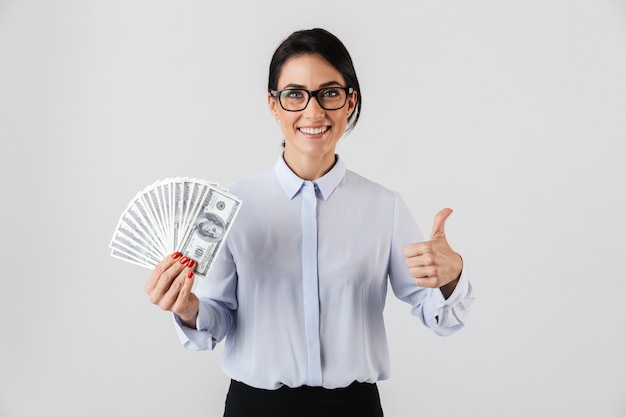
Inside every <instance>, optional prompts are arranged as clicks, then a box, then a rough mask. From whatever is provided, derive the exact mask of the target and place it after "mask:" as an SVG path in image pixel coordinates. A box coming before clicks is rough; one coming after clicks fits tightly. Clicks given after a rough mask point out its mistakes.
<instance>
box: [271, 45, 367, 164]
mask: <svg viewBox="0 0 626 417" xmlns="http://www.w3.org/2000/svg"><path fill="white" fill-rule="evenodd" d="M333 86H335V87H349V86H347V85H346V83H345V80H344V78H343V76H342V75H341V73H340V72H339V71H337V70H336V69H335V67H333V66H332V65H330V64H329V63H328V61H326V60H325V59H324V58H322V57H321V56H320V55H301V56H296V57H293V58H290V59H288V60H287V61H286V62H285V63H284V64H283V67H282V70H281V73H280V78H279V79H278V87H277V89H278V90H283V89H285V88H301V89H304V90H311V91H312V90H318V89H320V88H325V87H333ZM268 103H269V107H270V111H271V112H272V114H273V115H274V117H276V118H277V119H278V120H279V122H280V127H281V129H282V131H283V134H284V136H285V161H286V162H287V164H288V165H289V166H290V167H291V168H292V169H294V168H295V169H294V170H295V171H296V173H297V165H298V164H309V166H310V164H311V163H312V162H313V163H314V164H319V165H320V167H321V168H322V169H323V168H324V167H325V166H327V168H330V166H332V164H334V161H335V147H336V145H337V142H338V141H339V139H341V137H342V136H343V134H344V133H345V131H346V126H347V122H348V116H350V114H352V112H353V111H354V107H355V104H356V93H352V94H351V95H349V96H348V100H347V102H346V105H345V106H344V107H342V108H341V109H338V110H324V109H323V108H321V107H320V105H319V103H318V102H317V99H316V98H315V97H313V98H311V100H310V101H309V104H308V105H307V107H306V108H305V109H304V110H302V111H297V112H290V111H287V110H284V109H283V108H282V107H281V105H280V103H279V102H278V99H277V98H275V97H272V96H268ZM294 165H295V166H294Z"/></svg>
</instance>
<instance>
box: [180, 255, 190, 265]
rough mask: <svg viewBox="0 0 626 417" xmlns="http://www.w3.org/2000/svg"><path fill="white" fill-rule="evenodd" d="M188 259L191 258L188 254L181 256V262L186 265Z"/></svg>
mask: <svg viewBox="0 0 626 417" xmlns="http://www.w3.org/2000/svg"><path fill="white" fill-rule="evenodd" d="M188 260H189V258H187V257H186V256H183V257H182V258H180V263H181V264H183V265H185V264H186V263H187V261H188Z"/></svg>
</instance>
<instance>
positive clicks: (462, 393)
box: [0, 0, 626, 417]
mask: <svg viewBox="0 0 626 417" xmlns="http://www.w3.org/2000/svg"><path fill="white" fill-rule="evenodd" d="M314 26H321V27H325V28H327V29H329V30H331V31H332V32H334V33H335V34H337V35H338V36H339V37H340V38H341V39H342V40H343V41H344V43H345V44H346V45H347V46H348V48H349V50H350V51H351V53H352V55H353V59H354V61H355V65H356V67H357V72H358V73H359V76H360V80H361V85H362V89H363V97H364V102H363V105H364V108H363V114H362V120H361V121H360V124H359V126H358V127H357V129H356V130H355V131H354V132H353V133H351V134H350V135H349V136H347V137H346V138H344V141H343V143H341V145H340V148H339V152H340V153H341V155H342V157H344V159H345V160H346V161H347V164H348V167H349V168H351V169H353V170H355V171H357V172H359V173H361V174H363V175H365V176H367V177H369V178H371V179H373V180H376V181H378V182H381V183H383V184H384V185H386V186H388V187H389V188H392V189H396V190H399V191H400V192H401V193H402V194H403V196H404V197H405V199H406V200H407V202H408V203H409V205H410V206H411V207H412V209H413V211H414V213H415V216H416V218H417V219H418V221H419V222H420V223H421V224H422V226H423V228H424V229H425V231H427V232H428V231H429V230H430V226H431V222H432V217H433V215H434V214H435V212H436V211H437V210H438V209H440V208H441V207H445V206H450V207H452V208H454V209H455V213H454V214H453V215H452V217H451V218H450V219H449V221H448V229H447V232H448V233H447V234H448V237H449V239H450V242H451V243H452V245H453V247H455V249H457V250H459V251H460V252H462V253H463V255H464V258H465V261H466V268H467V271H468V273H471V278H472V281H473V283H474V285H475V288H476V291H477V296H478V299H477V301H476V303H475V306H474V312H473V315H472V318H471V320H470V323H469V325H468V327H467V328H466V329H464V330H463V331H461V332H460V333H458V334H456V335H454V336H452V337H448V338H440V337H438V336H436V335H434V333H432V332H430V331H429V330H428V329H426V328H425V327H423V326H421V324H419V322H418V321H417V320H416V319H415V318H414V317H412V316H411V315H410V314H409V309H408V306H406V305H405V304H403V303H401V302H399V301H397V300H395V299H391V298H390V300H389V303H388V309H387V316H386V317H387V323H388V333H389V342H390V344H391V353H392V378H391V379H390V380H388V381H384V382H381V383H380V385H379V386H380V389H381V393H382V400H383V403H384V407H385V410H386V415H388V416H391V417H405V416H406V417H408V416H432V415H437V416H439V417H447V416H458V415H464V416H481V417H485V416H489V417H490V416H493V417H496V416H498V417H499V416H508V417H518V416H519V417H522V416H524V417H525V416H529V415H533V416H548V415H567V416H581V417H582V416H585V417H586V416H592V415H593V416H594V417H620V416H624V415H626V397H625V396H624V393H625V392H626V359H625V357H624V354H623V352H624V351H625V349H626V342H625V341H624V337H623V334H624V329H625V328H626V303H625V302H624V297H623V295H624V293H625V291H626V283H625V280H624V275H625V271H626V268H625V266H624V259H625V258H626V245H625V244H624V238H623V237H624V234H625V233H626V221H624V212H625V211H626V192H625V191H624V190H626V164H624V159H625V158H624V157H625V156H626V152H625V150H626V149H625V143H626V142H625V141H626V120H625V119H626V118H625V115H626V4H625V3H624V2H623V1H618V0H594V1H583V0H553V1H544V0H528V1H513V0H491V1H490V0H478V1H472V2H468V1H461V0H448V1H426V0H422V1H416V2H408V1H407V2H402V1H397V0H393V1H385V2H379V1H377V2H373V1H372V2H362V1H356V0H354V1H343V2H340V1H328V0H320V1H317V2H307V3H304V2H303V3H297V2H293V1H286V0H268V1H248V2H243V1H231V2H219V3H218V2H210V1H176V2H174V1H171V2H167V1H148V0H144V1H141V0H107V1H104V0H102V1H88V0H83V1H78V0H75V1H70V0H63V1H60V0H59V1H54V2H53V1H44V0H39V1H37V0H30V1H29V0H23V1H17V0H0V138H1V143H2V151H1V153H0V155H1V156H0V169H1V170H2V171H1V175H0V181H1V182H2V183H1V185H2V216H0V218H1V220H0V221H1V224H0V227H1V229H0V230H1V231H2V232H1V233H2V236H3V239H2V242H1V245H2V247H1V248H0V249H1V250H0V253H1V255H0V256H1V257H2V258H1V271H2V273H1V274H0V279H1V280H2V281H1V282H2V285H1V289H0V309H1V310H0V323H1V327H0V331H1V332H2V342H1V344H0V416H3V417H26V416H28V417H31V416H41V415H55V416H57V415H58V416H65V417H73V416H81V417H82V416H97V417H99V416H112V415H115V416H131V415H132V416H152V417H158V416H170V415H186V416H190V417H191V416H198V417H200V416H221V413H222V410H223V401H224V395H225V392H226V389H227V378H226V377H225V376H224V374H223V373H222V371H221V368H220V355H221V347H220V348H218V350H217V351H216V352H201V353H197V352H189V351H186V350H184V349H183V348H182V347H180V346H179V344H178V340H177V338H176V335H175V333H174V330H173V327H172V324H171V318H170V316H169V315H168V314H166V313H163V312H161V311H160V310H159V309H158V307H155V306H153V305H151V304H150V303H149V302H148V299H147V297H146V296H145V294H144V292H143V285H144V283H145V281H146V279H147V276H148V273H149V271H148V270H146V269H142V268H140V267H136V266H133V265H131V264H127V263H124V262H121V261H119V260H117V259H114V258H111V257H110V256H109V249H108V242H109V239H110V237H111V234H112V232H113V230H114V227H115V225H116V222H117V219H118V216H119V215H120V214H121V212H122V210H123V209H124V208H125V206H126V204H127V203H128V201H129V200H130V198H131V197H132V196H133V195H134V194H135V192H136V191H138V190H139V189H142V188H143V187H144V186H146V185H148V184H149V183H152V182H153V181H155V180H157V179H161V178H165V177H169V176H177V175H187V176H197V177H201V178H206V179H208V180H214V181H218V182H220V183H221V184H228V183H229V182H231V181H234V180H236V179H239V178H242V177H245V176H247V175H249V174H252V173H254V172H257V171H258V170H260V169H263V168H266V167H268V166H270V165H271V164H272V163H273V162H274V160H275V157H276V155H277V152H278V151H279V143H280V141H281V137H280V131H279V128H278V126H277V125H276V124H275V122H274V120H273V118H272V117H271V116H270V114H269V113H268V111H267V108H266V95H265V86H266V77H267V66H268V63H269V59H270V56H271V53H272V52H273V50H274V48H275V47H276V46H277V44H278V43H279V42H280V41H281V40H282V39H283V38H284V37H285V36H287V35H288V34H289V33H290V32H291V31H293V30H295V29H301V28H310V27H314ZM173 413H175V414H173Z"/></svg>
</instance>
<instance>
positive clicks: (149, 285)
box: [145, 252, 180, 294]
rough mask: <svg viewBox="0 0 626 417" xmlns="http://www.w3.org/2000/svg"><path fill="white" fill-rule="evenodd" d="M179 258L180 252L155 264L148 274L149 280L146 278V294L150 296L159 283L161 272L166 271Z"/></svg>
mask: <svg viewBox="0 0 626 417" xmlns="http://www.w3.org/2000/svg"><path fill="white" fill-rule="evenodd" d="M179 258H180V252H174V253H172V254H171V255H170V256H166V257H165V258H163V260H162V261H161V262H159V263H158V264H157V266H155V267H154V269H153V270H152V273H151V274H150V278H148V282H146V286H145V290H146V292H147V293H148V294H150V293H151V292H152V291H153V290H154V288H155V287H156V285H157V282H158V281H159V277H160V276H161V274H163V272H165V271H167V270H168V269H169V267H170V266H172V265H173V264H174V263H175V262H177V260H178V259H179Z"/></svg>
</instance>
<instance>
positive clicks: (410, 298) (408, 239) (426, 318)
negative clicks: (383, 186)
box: [389, 193, 474, 336]
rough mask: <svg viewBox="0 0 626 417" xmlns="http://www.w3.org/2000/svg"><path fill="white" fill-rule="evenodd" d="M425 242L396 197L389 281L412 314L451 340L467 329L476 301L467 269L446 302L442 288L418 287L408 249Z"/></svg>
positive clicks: (408, 212)
mask: <svg viewBox="0 0 626 417" xmlns="http://www.w3.org/2000/svg"><path fill="white" fill-rule="evenodd" d="M422 241H424V235H423V234H422V232H421V230H420V229H419V227H418V226H417V223H416V222H415V219H414V218H413V215H412V214H411V212H410V211H409V209H408V207H407V205H406V203H405V202H404V200H403V199H402V197H400V195H399V194H397V193H395V209H394V222H393V234H392V242H391V254H390V264H389V279H390V282H391V286H392V289H393V292H394V294H395V295H396V297H397V298H398V299H400V300H402V301H405V302H407V303H409V304H410V305H411V313H412V314H413V315H415V316H417V317H419V318H420V319H421V321H422V322H423V323H424V324H425V325H426V326H428V327H429V328H430V329H432V330H433V331H434V332H435V333H436V334H438V335H440V336H447V335H450V334H452V333H455V332H456V331H458V330H460V329H461V328H463V327H464V326H465V321H466V320H467V317H468V314H469V308H470V306H471V305H472V302H473V301H474V295H473V290H472V286H471V284H470V282H469V280H468V277H467V272H466V267H465V263H464V270H463V272H462V273H461V276H460V279H459V282H458V283H457V286H456V288H455V289H454V291H453V293H452V294H451V295H450V297H449V298H448V299H447V300H446V299H445V298H444V297H443V294H442V293H441V290H440V289H439V288H424V287H419V286H417V285H415V279H414V278H413V277H411V276H410V275H409V270H408V268H407V267H406V265H405V257H404V253H403V250H404V247H405V246H406V245H408V244H409V243H416V242H422Z"/></svg>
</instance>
